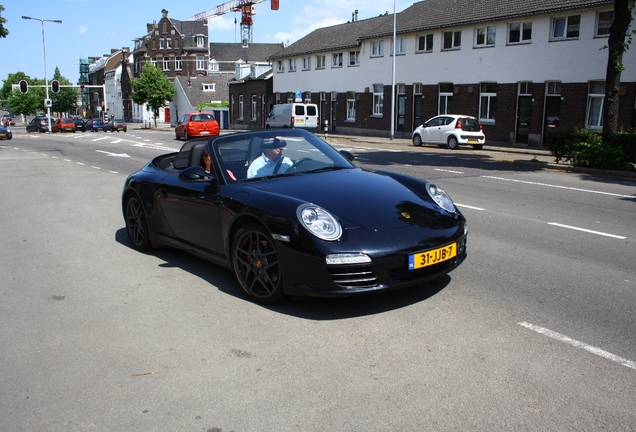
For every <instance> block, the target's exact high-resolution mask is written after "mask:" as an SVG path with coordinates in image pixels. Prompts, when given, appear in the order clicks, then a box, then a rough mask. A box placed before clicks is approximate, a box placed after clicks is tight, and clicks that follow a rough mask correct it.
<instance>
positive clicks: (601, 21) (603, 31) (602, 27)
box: [596, 11, 614, 36]
mask: <svg viewBox="0 0 636 432" xmlns="http://www.w3.org/2000/svg"><path fill="white" fill-rule="evenodd" d="M613 21H614V11H607V12H599V13H598V16H597V19H596V36H608V35H609V33H610V28H611V27H612V22H613Z"/></svg>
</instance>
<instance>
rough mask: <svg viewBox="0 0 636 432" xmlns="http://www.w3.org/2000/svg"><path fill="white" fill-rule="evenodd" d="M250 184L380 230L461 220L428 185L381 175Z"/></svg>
mask: <svg viewBox="0 0 636 432" xmlns="http://www.w3.org/2000/svg"><path fill="white" fill-rule="evenodd" d="M248 184H249V186H250V187H254V188H257V189H260V190H263V191H267V192H270V193H275V194H279V195H284V196H289V197H293V198H296V199H298V200H301V201H305V202H310V203H313V204H317V205H319V206H321V207H323V208H324V209H326V210H328V211H329V212H331V213H332V214H334V215H335V216H336V217H338V218H340V219H346V220H347V221H349V222H351V223H352V224H355V225H357V226H360V227H363V228H366V229H369V230H375V231H385V230H390V229H396V228H402V227H405V226H412V225H419V226H422V227H424V228H431V229H447V228H449V227H451V226H454V225H456V223H457V218H458V214H453V213H448V212H446V211H445V210H443V209H442V208H441V207H439V206H438V205H437V204H436V203H435V202H433V200H432V199H431V198H430V196H429V195H428V193H427V192H426V190H425V188H424V183H423V182H422V181H420V180H417V179H414V178H411V177H406V176H400V175H395V176H394V175H392V174H389V173H384V172H378V171H365V170H362V169H343V170H340V171H330V172H321V173H314V174H303V175H299V176H294V177H278V178H274V179H268V180H261V181H256V182H250V183H248Z"/></svg>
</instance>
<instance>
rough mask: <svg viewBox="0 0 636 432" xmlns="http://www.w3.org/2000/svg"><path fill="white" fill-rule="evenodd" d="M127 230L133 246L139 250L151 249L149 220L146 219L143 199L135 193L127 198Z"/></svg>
mask: <svg viewBox="0 0 636 432" xmlns="http://www.w3.org/2000/svg"><path fill="white" fill-rule="evenodd" d="M124 208H125V211H126V231H127V232H128V238H129V239H130V242H131V243H132V246H133V248H135V249H136V250H138V251H145V250H148V249H150V248H151V247H152V246H151V244H150V233H149V231H148V222H147V221H146V212H145V211H144V208H143V204H142V202H141V200H140V199H139V198H138V197H137V195H135V194H130V195H129V196H128V198H127V199H126V205H125V207H124Z"/></svg>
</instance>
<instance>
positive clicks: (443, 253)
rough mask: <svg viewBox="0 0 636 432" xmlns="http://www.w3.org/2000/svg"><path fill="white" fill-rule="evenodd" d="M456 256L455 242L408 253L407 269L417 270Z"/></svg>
mask: <svg viewBox="0 0 636 432" xmlns="http://www.w3.org/2000/svg"><path fill="white" fill-rule="evenodd" d="M456 256H457V243H451V244H448V245H446V246H442V247H439V248H436V249H430V250H427V251H423V252H417V253H414V254H409V270H417V269H420V268H424V267H429V266H432V265H434V264H439V263H441V262H444V261H448V260H451V259H453V258H455V257H456Z"/></svg>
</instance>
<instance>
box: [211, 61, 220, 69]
mask: <svg viewBox="0 0 636 432" xmlns="http://www.w3.org/2000/svg"><path fill="white" fill-rule="evenodd" d="M210 70H211V71H213V72H218V71H219V62H218V61H216V60H214V59H212V60H210Z"/></svg>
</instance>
